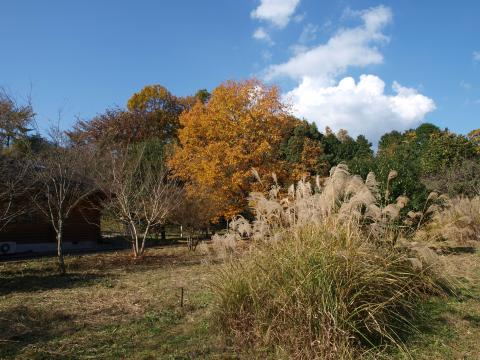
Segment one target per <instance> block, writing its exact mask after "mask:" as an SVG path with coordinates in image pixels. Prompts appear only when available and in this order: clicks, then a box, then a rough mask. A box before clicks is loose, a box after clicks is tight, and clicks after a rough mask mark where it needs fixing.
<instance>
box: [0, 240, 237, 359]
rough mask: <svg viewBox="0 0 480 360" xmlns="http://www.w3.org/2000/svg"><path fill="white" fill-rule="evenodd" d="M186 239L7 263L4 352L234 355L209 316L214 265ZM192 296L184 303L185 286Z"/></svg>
mask: <svg viewBox="0 0 480 360" xmlns="http://www.w3.org/2000/svg"><path fill="white" fill-rule="evenodd" d="M201 260H202V259H201V257H200V256H199V255H196V254H191V253H188V251H187V250H186V249H185V248H184V247H169V248H164V249H149V252H148V255H147V256H146V257H145V258H144V259H143V260H133V259H132V258H131V257H130V254H129V253H128V252H120V253H115V254H98V255H86V256H78V257H77V256H76V257H67V266H68V275H67V276H66V277H61V276H58V275H56V274H55V272H56V266H55V260H54V259H39V260H32V261H20V262H10V263H3V264H1V265H0V278H1V287H0V358H24V359H31V358H112V359H117V358H149V357H150V358H169V357H170V356H174V355H177V356H178V357H181V358H195V357H215V354H217V355H218V356H219V354H224V355H225V356H228V351H227V350H225V349H224V348H223V345H222V343H221V342H220V341H219V339H218V337H216V336H215V335H212V334H211V330H210V327H209V324H208V321H207V318H208V306H207V305H208V304H209V302H210V298H211V295H210V292H209V290H208V287H207V282H208V281H209V278H210V273H211V267H212V266H213V265H208V264H205V263H203V262H202V261H201ZM181 287H183V288H184V289H185V304H184V307H183V308H180V306H179V301H180V288H181Z"/></svg>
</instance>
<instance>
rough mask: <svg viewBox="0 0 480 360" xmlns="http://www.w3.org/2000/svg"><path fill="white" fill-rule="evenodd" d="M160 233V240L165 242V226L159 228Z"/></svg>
mask: <svg viewBox="0 0 480 360" xmlns="http://www.w3.org/2000/svg"><path fill="white" fill-rule="evenodd" d="M160 231H161V235H162V236H161V240H162V241H163V242H165V241H166V240H167V235H166V232H165V225H162V227H161V228H160Z"/></svg>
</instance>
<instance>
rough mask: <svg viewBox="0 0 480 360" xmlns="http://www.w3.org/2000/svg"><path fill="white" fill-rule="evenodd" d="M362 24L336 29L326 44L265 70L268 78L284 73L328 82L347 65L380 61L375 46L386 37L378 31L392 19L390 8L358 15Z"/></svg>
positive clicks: (364, 64)
mask: <svg viewBox="0 0 480 360" xmlns="http://www.w3.org/2000/svg"><path fill="white" fill-rule="evenodd" d="M359 16H360V17H361V19H362V20H363V24H362V25H360V26H358V27H354V28H350V29H341V30H339V31H338V32H337V33H336V34H335V35H334V36H333V37H332V38H330V39H329V40H328V42H327V43H326V44H321V45H318V46H316V47H313V48H311V49H309V50H306V51H304V52H301V53H299V54H297V55H296V56H294V57H292V58H291V59H290V60H288V61H287V62H285V63H283V64H278V65H272V66H270V67H269V68H268V69H267V76H266V77H267V79H273V78H275V77H279V76H287V77H291V78H294V79H302V78H303V77H304V76H310V77H315V78H317V79H318V78H322V79H323V80H324V81H325V82H327V83H328V80H332V79H333V78H334V77H336V76H338V75H340V74H341V73H343V72H345V71H346V70H347V68H348V67H349V66H366V65H371V64H380V63H382V62H383V56H382V54H381V53H380V51H379V49H378V48H377V47H376V46H375V45H376V44H378V43H382V42H385V41H387V40H388V37H387V36H385V35H384V34H383V33H382V31H381V30H383V27H384V26H385V25H387V24H388V23H389V22H390V21H391V20H392V12H391V10H390V9H389V8H387V7H384V6H379V7H376V8H372V9H370V10H368V11H364V12H361V13H360V14H359Z"/></svg>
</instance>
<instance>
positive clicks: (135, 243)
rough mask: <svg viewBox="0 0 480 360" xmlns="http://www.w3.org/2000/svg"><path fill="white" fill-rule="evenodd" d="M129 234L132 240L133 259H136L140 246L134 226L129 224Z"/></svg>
mask: <svg viewBox="0 0 480 360" xmlns="http://www.w3.org/2000/svg"><path fill="white" fill-rule="evenodd" d="M130 234H131V239H132V247H133V257H134V258H137V257H138V255H139V253H140V251H139V250H140V246H139V244H138V232H137V229H136V227H135V225H134V224H132V223H130Z"/></svg>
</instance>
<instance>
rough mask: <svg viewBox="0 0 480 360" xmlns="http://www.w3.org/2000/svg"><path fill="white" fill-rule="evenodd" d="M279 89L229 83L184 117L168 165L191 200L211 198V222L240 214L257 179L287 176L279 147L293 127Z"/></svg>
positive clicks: (195, 106)
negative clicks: (273, 175)
mask: <svg viewBox="0 0 480 360" xmlns="http://www.w3.org/2000/svg"><path fill="white" fill-rule="evenodd" d="M295 121H296V120H294V118H292V117H291V116H289V115H288V113H287V109H286V108H285V105H283V104H282V103H281V101H280V96H279V91H278V89H277V88H276V87H268V86H266V85H264V84H262V83H261V82H259V81H257V80H247V81H241V82H235V81H228V82H226V83H224V84H222V85H220V86H219V87H217V88H216V89H215V90H214V91H213V92H212V96H211V98H210V100H209V101H208V102H207V103H206V104H202V103H201V102H197V103H196V104H195V105H194V106H193V107H192V108H191V109H190V110H187V111H185V112H184V113H182V115H181V116H180V125H181V128H180V130H179V140H180V145H179V146H178V148H177V149H176V152H175V154H174V156H173V158H172V159H171V161H170V165H171V166H172V168H173V170H174V173H175V174H176V176H178V177H179V178H181V179H182V180H184V181H185V182H186V189H187V192H188V193H189V195H190V196H193V197H195V196H201V197H202V198H209V199H210V201H211V202H212V204H215V206H216V208H217V212H216V214H215V215H214V216H213V219H212V220H214V219H218V218H219V217H221V216H225V217H227V218H229V217H232V216H234V215H235V214H238V213H239V212H241V211H242V210H244V209H245V207H246V206H247V203H246V199H247V197H248V194H249V193H250V192H251V191H252V190H253V187H254V183H255V179H254V177H253V175H252V172H251V169H252V168H256V169H257V170H258V172H259V173H260V174H261V175H262V176H264V175H266V174H270V173H272V172H275V173H276V174H277V175H278V176H279V180H283V179H285V178H286V177H288V171H287V167H286V165H285V163H284V162H283V161H282V160H281V159H280V154H279V148H280V144H281V143H282V141H283V140H284V138H285V136H286V135H287V134H288V132H289V131H290V130H291V129H292V128H293V126H294V125H295Z"/></svg>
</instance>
